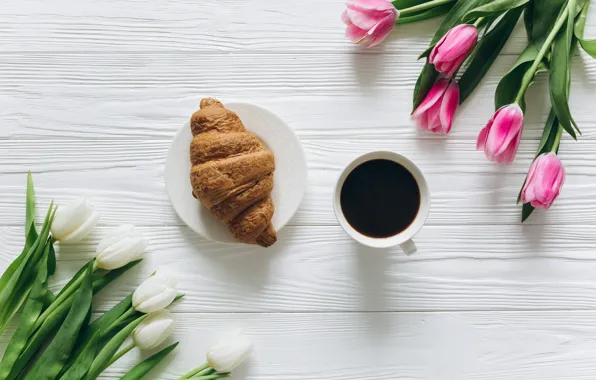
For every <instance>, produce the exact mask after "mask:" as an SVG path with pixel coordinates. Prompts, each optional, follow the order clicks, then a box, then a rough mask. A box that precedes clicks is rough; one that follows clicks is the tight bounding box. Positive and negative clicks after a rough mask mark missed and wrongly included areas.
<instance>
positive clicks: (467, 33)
mask: <svg viewBox="0 0 596 380" xmlns="http://www.w3.org/2000/svg"><path fill="white" fill-rule="evenodd" d="M446 37H447V38H446V39H445V42H444V43H443V46H441V48H440V49H439V52H438V57H437V59H439V60H441V61H453V60H455V59H458V58H459V57H461V56H464V57H466V56H467V55H468V54H469V53H470V51H471V50H472V49H473V48H474V46H476V42H477V40H478V30H477V29H476V28H475V27H469V28H465V29H463V30H461V31H460V32H456V33H453V32H450V33H448V34H447V35H446Z"/></svg>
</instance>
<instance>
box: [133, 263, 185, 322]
mask: <svg viewBox="0 0 596 380" xmlns="http://www.w3.org/2000/svg"><path fill="white" fill-rule="evenodd" d="M177 284H178V280H177V279H176V278H174V277H172V276H171V275H166V274H164V273H161V272H156V273H155V274H154V275H153V276H151V277H149V278H148V279H146V280H145V281H143V283H142V284H141V285H139V287H138V288H137V290H135V292H134V293H133V294H132V305H133V307H134V308H135V310H138V311H140V312H143V313H153V312H156V311H159V310H162V309H164V308H166V307H167V306H168V305H169V304H171V303H172V302H173V301H174V299H175V298H176V296H177V295H178V290H177V289H176V285H177Z"/></svg>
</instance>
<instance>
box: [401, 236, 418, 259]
mask: <svg viewBox="0 0 596 380" xmlns="http://www.w3.org/2000/svg"><path fill="white" fill-rule="evenodd" d="M399 246H400V247H401V249H402V250H403V251H404V253H405V254H406V255H408V256H409V255H411V254H413V253H416V252H417V251H418V248H416V244H414V240H412V239H410V240H408V241H406V242H405V243H402V244H400V245H399Z"/></svg>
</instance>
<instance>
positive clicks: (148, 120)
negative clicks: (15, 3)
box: [0, 50, 596, 140]
mask: <svg viewBox="0 0 596 380" xmlns="http://www.w3.org/2000/svg"><path fill="white" fill-rule="evenodd" d="M515 59H516V57H515V56H503V57H500V58H499V59H498V60H497V63H496V64H495V66H494V67H493V68H492V69H491V72H490V75H488V76H487V78H486V79H485V81H484V82H483V83H482V86H481V87H480V88H479V89H478V90H477V91H476V92H475V93H474V96H473V97H472V98H471V99H470V100H469V101H468V102H467V103H466V104H465V105H464V107H462V109H461V110H460V111H459V112H458V114H457V117H456V121H455V126H454V128H453V132H452V133H451V134H450V138H451V139H460V138H463V139H475V138H476V136H477V134H478V131H479V130H480V129H481V128H482V127H483V126H484V125H485V124H486V122H487V120H488V119H489V118H490V117H491V114H492V112H493V108H494V106H493V96H494V92H495V89H496V85H497V83H498V80H499V78H501V77H502V76H503V75H504V74H505V73H506V72H507V71H508V70H509V68H510V67H511V65H513V63H514V62H515ZM420 67H421V63H420V62H418V61H416V53H413V51H412V50H407V51H406V52H402V53H399V54H391V55H389V54H387V55H385V54H383V55H370V54H357V55H337V54H328V53H326V54H298V55H295V54H274V53H246V54H234V58H233V59H231V57H230V54H218V53H198V52H159V53H150V52H137V53H134V52H117V53H107V52H85V51H83V52H70V53H60V54H56V53H51V52H30V53H5V54H0V105H2V107H0V122H1V123H2V126H3V128H1V129H0V138H2V139H6V138H37V137H43V138H44V139H47V138H112V139H123V138H128V139H142V140H147V139H154V138H161V139H163V138H171V137H172V136H173V134H174V133H175V131H177V130H178V129H179V128H180V127H181V126H182V125H183V124H184V122H185V121H186V120H187V119H188V118H189V117H190V116H189V115H191V114H192V112H193V111H194V110H196V109H197V107H198V104H199V101H200V99H201V97H203V96H206V95H209V96H218V97H220V98H222V100H224V101H229V100H239V101H249V102H253V103H257V104H262V105H263V106H266V107H268V108H271V109H272V110H273V111H275V112H276V113H278V114H279V115H280V116H281V117H282V118H284V119H285V120H286V121H287V122H288V123H289V125H291V126H292V128H294V129H295V130H296V131H297V132H298V133H299V135H300V136H301V137H302V138H304V139H308V138H310V137H314V138H321V137H324V138H329V139H337V138H343V137H349V136H350V135H354V134H357V135H359V136H361V137H363V138H379V137H383V138H384V137H387V136H393V137H400V138H416V139H418V138H424V139H428V138H435V137H432V136H429V134H428V133H418V131H417V130H416V128H414V127H413V124H412V121H411V120H410V116H409V114H410V110H411V109H410V107H411V94H412V90H413V87H414V83H415V81H416V77H417V75H418V72H419V70H420ZM573 70H574V71H573V72H574V76H573V79H572V94H571V95H572V101H571V105H572V111H573V114H574V117H575V118H576V120H577V121H578V123H579V125H580V127H581V129H582V130H584V131H585V133H586V135H585V136H583V137H584V138H591V137H593V132H591V131H592V130H593V129H594V128H590V127H593V126H594V120H593V117H592V113H591V112H590V109H589V107H583V106H582V104H585V103H583V100H584V99H589V98H590V96H591V94H592V91H593V88H592V87H593V85H594V83H596V62H595V61H594V60H592V59H591V58H588V57H587V56H586V55H585V54H582V55H581V56H577V57H575V59H574V62H573ZM546 81H547V78H546V77H545V76H540V77H539V78H538V80H537V83H536V84H535V85H534V86H533V87H532V88H531V89H530V91H529V93H528V95H527V100H528V114H527V115H526V123H527V127H526V133H525V134H526V136H527V137H529V138H533V139H538V138H539V136H540V131H541V129H542V126H543V124H544V122H545V120H546V117H547V114H548V109H547V107H546V105H547V104H548V92H547V91H545V89H546V88H547V86H546V85H547V83H546Z"/></svg>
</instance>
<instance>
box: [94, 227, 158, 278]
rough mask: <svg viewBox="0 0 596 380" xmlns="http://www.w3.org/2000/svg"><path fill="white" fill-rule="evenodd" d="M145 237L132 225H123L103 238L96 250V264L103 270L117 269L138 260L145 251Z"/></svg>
mask: <svg viewBox="0 0 596 380" xmlns="http://www.w3.org/2000/svg"><path fill="white" fill-rule="evenodd" d="M145 248H146V244H145V241H144V240H143V236H142V235H141V234H140V233H138V232H137V231H135V230H134V226H132V225H122V226H120V227H118V228H116V229H115V230H114V231H112V233H111V234H110V235H109V236H106V237H105V238H103V239H102V240H101V241H100V242H99V244H98V245H97V248H96V255H95V257H96V263H97V266H98V267H99V268H102V269H108V270H112V269H117V268H121V267H123V266H124V265H126V264H128V263H130V262H131V261H134V260H137V259H139V258H140V257H141V254H142V253H143V252H144V251H145Z"/></svg>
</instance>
